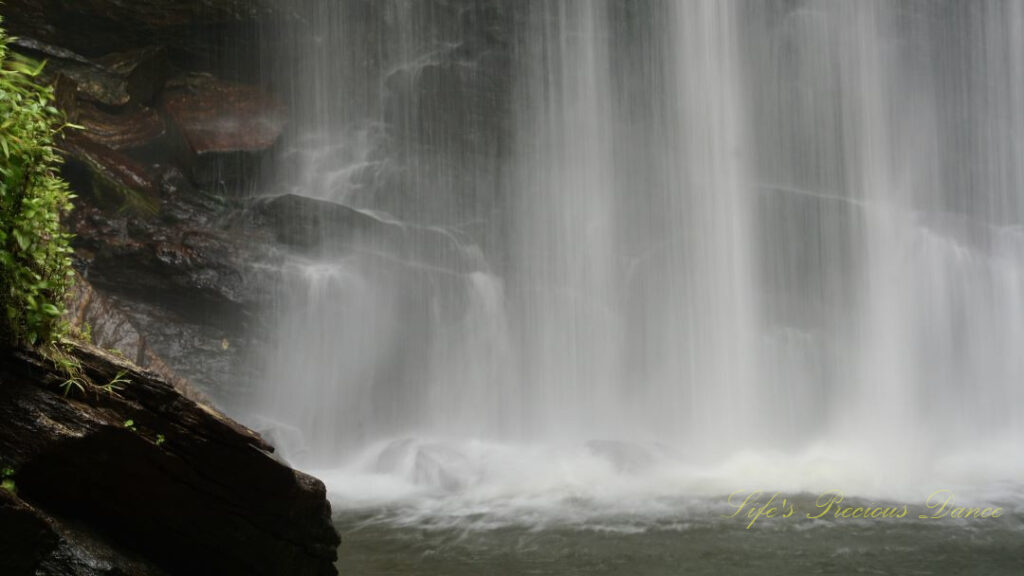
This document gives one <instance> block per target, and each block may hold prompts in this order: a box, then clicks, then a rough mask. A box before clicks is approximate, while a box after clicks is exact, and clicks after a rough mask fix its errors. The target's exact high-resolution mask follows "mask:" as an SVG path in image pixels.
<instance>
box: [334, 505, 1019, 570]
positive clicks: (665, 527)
mask: <svg viewBox="0 0 1024 576" xmlns="http://www.w3.org/2000/svg"><path fill="white" fill-rule="evenodd" d="M818 496H819V495H811V494H807V495H797V496H793V497H789V498H787V504H786V506H787V507H789V508H792V509H793V511H794V513H793V514H792V515H790V516H789V517H788V518H783V517H781V516H782V514H783V512H782V510H781V509H780V511H779V512H777V515H776V516H775V517H774V518H766V517H764V516H761V517H759V518H758V519H757V520H756V521H755V522H754V524H753V525H752V526H750V527H749V528H748V523H749V518H747V517H745V516H746V513H747V510H743V511H741V513H740V514H738V515H737V516H735V517H731V518H730V517H728V516H729V515H730V514H732V512H734V511H735V506H734V507H732V508H730V505H729V503H728V500H727V498H726V497H722V498H721V499H709V500H706V501H703V502H692V501H691V502H688V503H685V504H683V503H680V506H679V512H678V513H677V514H675V515H665V516H662V517H660V518H657V519H651V518H647V517H644V516H631V515H629V514H618V515H615V516H609V517H606V518H600V517H598V516H595V515H593V514H580V516H579V517H581V518H586V521H585V522H573V521H572V520H567V519H566V517H565V516H563V517H562V519H560V520H557V521H550V522H549V521H544V520H543V519H541V518H534V519H532V520H529V519H521V520H520V521H518V522H494V521H493V519H492V518H489V517H488V516H487V515H486V514H479V515H467V516H460V517H458V518H453V517H450V516H447V517H446V516H436V517H431V516H429V515H418V516H410V515H409V514H408V513H407V512H408V511H407V510H403V509H401V507H381V508H376V509H364V510H343V511H340V512H339V513H338V514H337V515H336V517H335V524H336V527H337V529H338V531H339V533H340V534H341V536H342V545H341V548H340V550H339V562H338V568H339V570H340V572H341V573H342V574H360V575H364V576H373V575H402V574H416V575H425V576H426V575H437V576H442V575H443V576H463V575H465V576H469V575H473V576H478V575H513V574H514V575H526V574H529V575H559V576H576V575H579V576H583V575H587V576H591V575H597V574H608V575H612V574H615V575H620V574H621V575H662V574H664V575H678V574H687V575H691V574H693V575H702V574H708V575H723V574H725V575H744V574H757V575H775V574H779V575H793V574H842V575H848V574H894V575H897V574H898V575H908V574H916V575H925V574H935V575H953V574H965V575H967V574H969V575H972V576H976V575H1008V576H1009V575H1013V576H1018V575H1021V574H1024V506H1021V505H1019V504H1018V505H1014V504H1005V508H1004V510H1003V513H1002V514H1001V517H1000V518H996V519H992V518H988V519H977V518H975V519H969V520H964V519H952V518H949V517H948V516H946V517H943V518H939V519H934V518H933V519H920V518H919V516H920V515H921V514H925V515H928V514H931V513H932V512H931V511H929V510H928V509H927V508H925V506H924V504H923V503H921V504H918V503H914V504H909V505H908V506H907V513H906V515H905V516H904V517H903V518H884V519H875V520H863V519H850V518H847V519H843V518H835V517H834V510H832V511H830V512H829V513H827V514H826V515H824V516H823V517H821V518H817V519H809V518H808V517H807V516H808V515H816V514H818V512H819V511H820V508H818V507H817V504H818V501H817V498H818ZM780 497H784V496H783V495H780ZM763 500H764V499H762V503H763ZM779 502H780V501H779V500H777V501H776V503H779ZM736 503H737V502H736V501H734V502H733V504H736ZM849 503H850V504H852V505H855V506H856V505H863V506H870V505H871V503H868V502H859V503H858V502H855V501H854V502H849ZM576 505H578V506H580V507H586V506H587V503H586V502H580V503H577V504H576ZM890 505H891V506H892V507H894V508H896V509H897V510H901V509H902V506H901V505H899V504H891V503H890V504H886V506H890ZM947 512H948V510H947Z"/></svg>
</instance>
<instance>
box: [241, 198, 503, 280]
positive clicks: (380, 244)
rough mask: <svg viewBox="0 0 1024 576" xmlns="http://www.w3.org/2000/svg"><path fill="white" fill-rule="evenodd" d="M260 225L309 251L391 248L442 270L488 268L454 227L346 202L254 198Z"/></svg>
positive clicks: (385, 250) (410, 259)
mask: <svg viewBox="0 0 1024 576" xmlns="http://www.w3.org/2000/svg"><path fill="white" fill-rule="evenodd" d="M253 212H254V214H255V216H256V222H257V225H258V226H260V227H261V228H265V229H268V230H271V231H273V232H274V235H275V238H276V239H277V241H278V242H281V243H282V244H286V245H288V246H289V247H291V248H292V249H294V250H297V251H300V252H305V253H307V254H325V253H326V254H338V253H344V252H351V251H362V252H372V253H377V254H389V255H391V256H392V257H398V258H400V259H404V260H406V261H408V262H409V263H419V264H420V265H424V266H431V267H434V268H436V269H437V270H438V271H444V272H450V273H458V274H465V273H470V272H476V271H480V270H483V269H484V268H485V265H484V262H483V261H482V260H481V258H480V255H479V254H478V253H476V252H474V251H468V250H466V249H465V248H464V246H463V242H462V240H463V239H460V238H459V237H458V235H457V234H456V233H454V232H452V231H450V230H445V229H442V228H438V227H433V226H417V225H412V224H407V223H402V222H395V221H391V220H387V219H385V218H382V217H380V216H377V215H374V214H372V213H370V212H363V211H359V210H354V209H352V208H349V207H347V206H343V205H341V204H335V203H333V202H327V201H323V200H316V199H313V198H306V197H303V196H296V195H294V194H285V195H282V196H276V197H271V198H264V199H261V200H258V201H256V202H255V203H254V204H253Z"/></svg>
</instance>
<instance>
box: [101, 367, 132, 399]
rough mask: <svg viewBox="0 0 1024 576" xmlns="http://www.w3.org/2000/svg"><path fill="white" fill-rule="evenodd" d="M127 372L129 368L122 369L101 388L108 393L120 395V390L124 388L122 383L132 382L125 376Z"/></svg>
mask: <svg viewBox="0 0 1024 576" xmlns="http://www.w3.org/2000/svg"><path fill="white" fill-rule="evenodd" d="M126 374H128V371H127V370H121V371H120V372H118V373H117V375H116V376H114V378H113V379H112V380H111V381H110V382H107V383H106V384H104V385H103V386H101V387H100V389H101V390H103V391H104V392H106V393H108V394H112V395H114V396H119V394H118V392H120V391H121V390H124V386H122V384H131V382H132V381H131V380H130V379H128V378H125V375H126Z"/></svg>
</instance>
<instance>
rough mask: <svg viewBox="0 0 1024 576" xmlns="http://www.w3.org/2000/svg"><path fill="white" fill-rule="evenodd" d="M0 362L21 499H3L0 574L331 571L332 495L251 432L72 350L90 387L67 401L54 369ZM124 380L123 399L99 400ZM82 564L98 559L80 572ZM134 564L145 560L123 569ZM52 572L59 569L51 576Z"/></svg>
mask: <svg viewBox="0 0 1024 576" xmlns="http://www.w3.org/2000/svg"><path fill="white" fill-rule="evenodd" d="M0 356H2V358H0V466H3V467H5V468H10V469H12V470H13V471H14V479H15V482H16V485H17V491H18V492H17V498H15V497H14V496H13V495H10V494H4V495H3V496H2V497H0V527H5V526H6V527H15V528H17V530H15V531H6V530H5V531H4V534H16V535H17V536H18V538H19V539H18V540H17V541H14V540H10V539H8V538H7V537H6V536H5V539H4V541H3V543H2V544H0V547H7V548H8V550H4V552H7V553H5V554H0V568H3V569H2V570H0V572H2V573H4V574H19V573H33V572H18V571H15V568H17V570H24V569H25V567H26V566H28V567H29V569H30V570H31V569H34V570H43V571H42V572H39V573H59V574H71V575H77V574H105V573H111V574H114V573H117V574H126V573H131V574H161V573H164V571H166V573H172V574H179V573H180V574H221V575H233V574H238V575H242V574H245V575H259V574H267V575H271V574H273V575H277V574H289V575H298V576H302V575H310V576H319V575H328V574H334V573H335V570H334V566H333V564H334V560H335V558H336V554H337V552H336V550H337V545H338V536H337V534H336V533H335V532H334V529H333V528H332V527H331V522H330V505H329V503H328V502H327V500H326V498H325V490H324V486H323V484H322V483H320V482H319V481H318V480H316V479H314V478H312V477H309V476H307V475H305V474H303V473H301V472H297V471H295V470H291V469H289V468H287V467H285V466H283V465H282V464H280V463H279V462H277V461H276V460H274V459H273V458H272V457H271V456H270V455H269V454H268V453H269V452H270V451H272V448H270V446H269V445H267V444H266V443H265V442H263V440H262V439H260V438H259V436H257V435H256V434H255V433H253V432H251V431H250V430H248V429H246V428H244V427H242V426H241V425H239V424H237V423H235V422H233V421H231V420H229V419H228V418H226V417H225V416H223V415H222V414H220V413H219V412H217V411H215V410H213V409H211V408H209V407H207V406H204V405H202V404H198V403H196V402H194V401H192V400H189V399H187V398H185V397H184V396H182V395H181V394H180V393H178V392H177V391H176V390H175V389H174V387H172V386H171V385H170V384H168V383H167V382H165V381H164V380H162V379H160V378H159V377H157V376H156V375H155V374H153V373H151V372H148V371H143V370H141V369H138V368H136V367H134V366H132V365H130V364H128V363H126V362H124V361H121V360H119V359H117V358H116V357H113V356H110V355H107V354H105V353H103V352H102V351H100V350H99V349H96V348H91V347H83V348H79V349H77V350H76V351H75V356H76V357H77V358H78V359H79V360H80V361H81V364H82V379H81V380H80V381H79V384H81V386H82V389H81V390H79V389H78V388H77V385H73V386H72V387H71V389H70V393H69V394H68V395H67V396H64V395H63V394H62V393H61V387H60V385H61V383H62V382H64V381H65V380H66V379H67V376H66V374H64V373H62V372H61V371H59V370H57V369H55V368H54V366H53V363H52V362H51V361H49V360H47V359H45V358H43V357H41V356H38V355H36V354H34V353H31V352H24V351H12V350H5V351H2V352H0ZM119 375H120V376H121V377H122V378H124V379H126V380H127V381H125V382H122V383H121V384H120V389H116V390H113V391H111V390H103V389H101V388H100V387H101V386H103V385H105V384H107V383H110V382H112V381H114V379H115V378H117V377H118V376H119ZM19 499H23V501H21V500H19ZM64 523H67V524H68V525H73V526H74V530H70V529H67V530H65V529H64V528H62V525H63V524H64ZM93 541H95V542H98V543H99V544H101V545H102V546H101V547H102V550H101V551H100V552H96V549H95V548H94V547H90V546H87V545H86V544H88V543H89V542H93ZM62 542H63V543H64V544H61V543H62ZM15 546H16V549H10V548H14V547H15ZM120 551H126V552H123V553H122V552H120ZM76 554H78V555H81V554H86V555H92V557H94V559H95V558H98V559H99V560H97V561H95V562H91V563H89V562H86V563H84V564H85V565H89V564H91V565H92V568H88V569H86V568H82V569H78V568H74V567H73V566H72V565H73V564H74V563H73V562H71V563H69V562H68V561H67V559H68V557H71V558H73V557H75V555H76ZM62 558H63V560H62ZM104 558H105V559H104ZM135 558H144V559H145V560H144V562H143V563H142V565H136V566H135V568H134V569H131V570H129V569H127V568H122V569H120V570H116V569H114V568H115V564H118V563H120V564H123V565H127V564H129V563H131V562H134V561H135V560H134V559H135ZM60 562H63V564H60ZM55 563H56V564H57V565H61V566H64V568H63V569H61V570H56V571H49V572H47V571H45V567H46V566H48V565H50V564H55ZM104 564H105V565H108V566H110V569H105V570H96V569H94V568H95V567H96V566H102V565H104ZM67 566H72V567H71V568H68V567H67Z"/></svg>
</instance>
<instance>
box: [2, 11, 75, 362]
mask: <svg viewBox="0 0 1024 576" xmlns="http://www.w3.org/2000/svg"><path fill="white" fill-rule="evenodd" d="M0 24H2V22H0ZM42 66H43V65H42V64H39V63H36V62H34V61H32V60H30V59H28V58H25V57H23V56H20V55H17V54H13V53H10V52H9V51H8V50H7V37H6V35H5V34H4V32H3V30H2V29H0V311H2V313H3V314H2V317H0V343H5V344H28V345H39V344H46V343H52V342H55V341H56V340H57V339H59V338H60V336H61V335H62V334H63V333H64V332H65V331H66V330H67V327H66V324H65V323H64V322H63V321H62V319H61V318H62V316H63V314H64V309H65V305H64V300H65V293H66V290H67V288H68V287H69V285H70V283H71V281H72V278H73V273H72V270H71V260H70V254H71V249H70V247H69V235H68V234H67V233H65V232H64V231H63V230H62V228H61V216H62V215H63V214H64V213H66V212H67V211H68V210H70V209H71V198H72V196H71V194H70V192H69V190H68V187H67V184H66V183H65V182H64V181H63V180H61V178H60V176H59V167H60V156H59V155H58V154H57V151H56V150H55V149H54V145H53V141H54V138H55V137H56V136H57V134H58V133H59V131H60V130H61V128H62V126H63V116H62V115H61V113H60V112H59V111H58V110H57V109H56V108H55V107H54V106H53V104H52V103H53V89H52V87H45V86H39V85H37V84H36V83H34V82H33V79H34V78H35V77H36V76H38V74H39V72H40V71H41V70H42Z"/></svg>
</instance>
